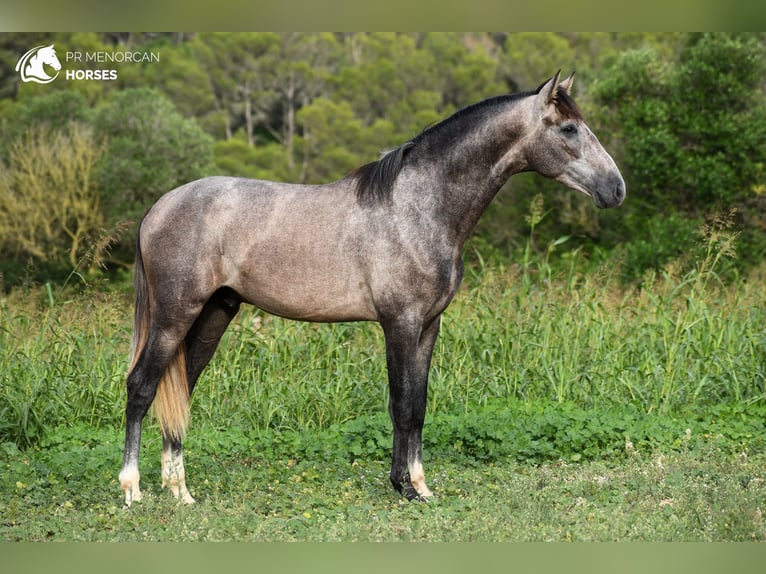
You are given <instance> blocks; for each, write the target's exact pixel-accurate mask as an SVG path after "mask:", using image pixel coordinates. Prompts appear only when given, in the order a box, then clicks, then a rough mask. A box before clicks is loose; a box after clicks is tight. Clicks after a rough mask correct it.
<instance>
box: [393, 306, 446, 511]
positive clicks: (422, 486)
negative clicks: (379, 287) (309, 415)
mask: <svg viewBox="0 0 766 574" xmlns="http://www.w3.org/2000/svg"><path fill="white" fill-rule="evenodd" d="M439 323H440V319H439V317H436V318H435V319H433V320H432V321H431V322H430V323H429V324H427V325H425V326H423V325H422V324H420V323H418V322H406V321H395V322H393V323H392V324H387V325H386V324H384V326H383V329H384V332H385V336H386V362H387V365H388V382H389V396H390V402H389V414H390V415H391V422H392V423H393V427H394V445H393V455H392V462H391V474H390V478H391V483H392V484H393V486H394V488H395V489H396V490H397V491H398V492H400V493H401V494H403V495H404V496H405V497H407V498H408V499H409V500H415V499H417V500H427V499H428V498H429V497H431V496H433V493H432V492H431V490H430V489H429V488H428V486H427V484H426V477H425V473H424V471H423V447H422V433H423V423H424V421H425V415H426V399H427V395H428V370H429V367H430V365H431V355H432V353H433V349H434V344H435V342H436V336H437V335H438V333H439Z"/></svg>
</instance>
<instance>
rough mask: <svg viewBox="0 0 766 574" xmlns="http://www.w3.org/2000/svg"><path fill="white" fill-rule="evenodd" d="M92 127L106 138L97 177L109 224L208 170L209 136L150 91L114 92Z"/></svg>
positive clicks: (129, 216)
mask: <svg viewBox="0 0 766 574" xmlns="http://www.w3.org/2000/svg"><path fill="white" fill-rule="evenodd" d="M95 126H96V133H97V134H99V136H103V137H108V138H109V139H108V142H109V144H108V148H107V153H106V155H105V156H104V158H103V161H101V162H100V163H99V165H98V169H97V177H98V182H99V185H100V187H101V197H102V199H103V203H104V210H105V215H106V218H107V220H108V221H109V222H110V223H111V224H114V223H115V222H117V221H119V220H124V219H132V220H139V219H140V218H141V217H142V216H143V214H144V212H145V211H146V209H148V208H149V206H151V205H152V204H153V203H154V202H155V201H156V200H157V199H158V198H159V197H160V196H161V195H162V194H163V193H165V192H167V191H170V190H171V189H173V188H175V187H177V186H178V185H181V184H183V183H186V182H188V181H192V180H194V179H198V178H200V177H202V176H204V175H208V174H209V173H211V172H212V170H213V151H212V144H213V142H212V138H211V137H210V136H208V135H207V134H206V133H205V132H204V131H203V130H202V129H201V128H200V127H199V126H198V125H197V123H196V122H195V121H194V120H191V119H187V118H184V117H183V116H181V114H179V113H178V112H177V111H176V108H175V106H174V105H173V103H172V102H171V101H170V100H169V99H168V98H167V97H166V96H164V95H163V94H162V93H161V92H158V91H156V90H153V89H149V88H134V89H127V90H123V91H121V92H118V93H116V94H115V97H114V99H113V100H112V101H111V102H110V103H108V104H107V105H105V106H103V107H102V108H101V109H99V110H98V112H97V115H96V119H95ZM126 243H127V244H128V245H129V246H130V248H131V249H132V245H133V242H132V241H126ZM131 257H132V256H131Z"/></svg>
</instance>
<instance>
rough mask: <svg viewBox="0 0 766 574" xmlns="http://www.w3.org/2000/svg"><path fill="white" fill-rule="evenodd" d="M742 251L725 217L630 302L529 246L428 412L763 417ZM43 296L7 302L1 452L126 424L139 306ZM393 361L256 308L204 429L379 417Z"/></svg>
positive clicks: (464, 304) (751, 298)
mask: <svg viewBox="0 0 766 574" xmlns="http://www.w3.org/2000/svg"><path fill="white" fill-rule="evenodd" d="M539 208H540V206H539V205H538V209H539ZM530 221H531V218H530ZM531 223H534V222H532V221H531ZM735 239H736V236H735V235H733V234H732V232H731V230H730V229H728V228H726V225H725V221H724V222H721V223H720V224H717V225H710V226H708V227H707V228H706V229H704V230H702V231H700V244H699V247H698V249H697V251H696V256H695V258H694V260H693V261H679V262H678V264H677V265H676V266H675V268H672V269H671V268H668V269H667V270H666V271H665V272H664V273H663V274H647V275H646V276H645V277H644V279H643V283H642V285H641V287H640V288H628V289H626V288H624V287H623V286H622V285H621V284H620V280H619V270H617V269H609V268H605V269H601V270H600V271H598V272H591V273H590V274H588V275H583V274H580V273H579V272H578V271H577V269H578V268H579V267H581V265H580V259H579V256H577V255H574V256H571V257H568V258H565V259H562V261H566V264H567V265H568V266H569V269H568V271H567V273H565V274H562V273H561V272H560V271H557V270H556V268H554V267H552V266H551V265H550V263H549V259H550V254H551V253H553V252H554V251H555V249H556V248H557V245H555V244H551V245H550V246H549V248H548V255H546V256H544V257H540V256H538V255H536V253H535V252H534V251H533V250H532V249H528V250H527V255H526V257H525V258H522V259H521V264H520V265H518V266H517V267H516V268H514V269H513V270H511V271H510V273H509V270H508V269H507V268H501V267H497V266H495V265H494V264H485V267H484V268H482V267H481V261H480V260H479V261H476V262H474V263H472V264H470V265H469V266H468V268H467V270H466V280H465V283H466V287H465V288H464V290H463V292H462V293H461V294H460V295H459V297H458V298H457V300H456V301H455V302H453V304H452V305H451V306H450V308H449V309H448V311H447V313H446V315H445V317H444V321H443V326H442V331H441V334H440V337H439V339H438V341H437V344H436V345H437V346H436V351H435V354H434V359H433V362H432V371H431V378H430V384H429V403H428V412H429V416H437V415H440V416H441V415H450V414H454V415H457V414H461V413H462V414H464V415H467V414H468V413H471V412H475V411H476V410H481V409H483V408H491V405H493V404H499V405H507V404H509V403H508V401H509V400H519V401H521V402H522V403H524V404H529V405H534V404H539V403H545V402H546V401H555V402H560V403H562V404H572V405H575V406H576V407H577V408H578V409H585V410H587V409H593V410H594V411H597V412H611V410H612V409H616V410H617V411H619V410H620V409H622V410H623V411H625V412H628V413H631V412H632V413H660V414H662V415H664V416H671V417H672V416H684V417H688V416H696V413H705V412H709V411H710V409H713V408H715V407H716V406H717V405H751V404H752V405H758V404H762V403H763V399H764V396H765V395H764V393H766V386H765V384H766V383H765V381H766V371H764V364H766V363H765V362H764V351H763V345H762V343H763V332H762V331H763V328H762V325H763V321H764V310H763V308H762V305H761V302H762V300H763V283H762V281H761V279H760V275H757V274H754V275H751V276H750V277H749V280H747V281H740V282H735V283H732V284H731V285H729V286H727V285H726V284H725V283H724V282H723V281H722V280H721V278H720V276H719V274H718V273H719V271H720V270H725V269H726V265H727V261H729V258H730V257H731V254H732V253H733V250H734V242H735ZM554 243H555V242H554ZM39 296H40V297H41V298H42V301H43V302H44V303H45V304H44V306H43V308H42V309H41V310H35V305H34V297H30V295H23V296H22V295H21V294H19V297H20V299H12V300H11V301H15V302H5V303H2V304H1V305H2V306H0V310H1V311H2V316H3V325H4V326H3V328H2V330H0V387H2V392H1V393H0V420H2V421H3V425H4V426H3V428H2V429H0V440H10V441H14V442H16V443H17V444H19V446H28V445H35V444H38V443H39V442H40V441H41V440H42V439H44V437H45V436H46V434H47V433H48V432H49V431H50V430H51V429H53V428H56V427H57V426H59V425H61V424H73V423H87V424H91V425H96V426H114V427H119V426H121V424H122V416H123V414H122V407H120V405H122V404H124V400H125V398H124V377H125V369H126V362H125V356H126V354H127V350H128V347H129V334H130V324H131V320H130V316H129V315H130V309H131V305H130V302H129V301H128V300H127V297H125V296H123V295H114V296H101V295H99V294H98V293H94V292H88V291H86V293H85V294H83V295H82V296H79V297H76V298H74V299H71V300H68V299H67V298H66V297H65V296H64V295H63V294H57V293H55V292H51V291H48V292H47V293H46V292H42V293H40V295H39ZM21 301H29V303H26V305H30V306H31V309H29V308H27V307H25V306H24V305H21V306H20V302H21ZM83 325H87V328H83ZM383 349H384V345H383V337H382V333H381V331H380V329H379V328H377V327H376V326H375V325H371V324H337V325H316V324H310V323H299V322H295V321H288V320H284V319H280V318H276V317H272V316H268V315H265V314H263V313H262V312H260V311H257V310H253V309H252V308H245V309H243V310H242V311H241V312H240V314H239V315H238V317H237V318H236V320H235V321H234V323H233V324H232V326H231V327H230V329H229V330H228V332H227V333H226V334H225V335H224V337H223V339H222V342H221V345H220V347H219V349H218V352H217V354H216V355H215V356H214V357H213V360H212V362H211V364H210V365H209V367H208V369H207V370H206V371H205V372H203V374H202V377H201V378H200V381H199V383H198V386H197V392H196V394H195V395H194V397H193V404H192V413H193V418H194V419H195V420H197V419H198V420H199V421H201V422H202V424H205V421H207V422H208V423H209V424H216V421H227V425H228V426H234V425H239V426H241V427H249V428H253V429H257V430H259V431H267V430H270V429H273V430H277V431H295V432H300V431H302V430H326V429H329V428H331V427H332V426H333V425H343V424H346V423H349V422H350V421H352V420H354V419H358V418H359V417H364V416H373V415H374V416H378V415H380V414H381V413H383V412H385V410H384V405H385V404H386V401H387V390H386V384H385V381H386V374H385V360H384V359H383V356H384V350H383ZM500 408H507V407H506V406H502V407H500ZM546 408H547V407H546ZM615 412H616V411H615ZM498 418H499V417H498ZM594 418H597V417H596V416H595V415H594ZM636 418H637V419H638V418H639V417H638V414H636ZM384 422H385V417H383V419H381V422H380V424H384ZM376 424H377V423H376ZM482 424H484V421H483V419H482V422H481V423H480V424H478V423H477V424H476V425H475V428H478V427H479V426H481V425H482ZM571 424H573V423H572V421H569V420H566V419H564V422H562V425H561V426H562V428H563V427H566V426H567V425H571ZM370 427H371V428H374V427H375V425H374V424H372V423H370ZM378 428H381V427H378ZM612 431H613V429H611V428H607V429H606V431H605V432H606V433H607V434H610V435H613V432H612ZM519 433H520V435H525V436H526V435H528V434H529V429H528V428H520V429H519ZM426 434H429V433H428V432H427V433H426ZM382 436H385V435H382ZM434 436H437V437H438V434H437V435H434ZM548 438H550V437H547V438H546V442H548V443H550V441H548ZM458 439H460V440H462V441H463V442H465V438H464V437H460V436H457V437H452V438H450V439H449V441H448V442H449V443H450V444H452V443H453V442H455V441H456V440H458ZM381 440H382V439H381ZM519 440H520V439H519ZM567 440H572V444H573V445H574V446H573V447H572V448H575V447H577V448H579V450H580V451H581V452H584V449H587V447H588V444H587V442H586V443H579V442H577V441H575V440H573V439H567ZM383 442H385V441H383ZM490 443H491V440H490V441H489V442H488V443H487V444H490ZM380 444H382V443H378V444H377V446H376V447H375V448H378V447H380ZM541 444H542V443H541ZM578 445H579V446H578ZM355 448H356V447H355ZM488 448H491V445H490V447H488ZM536 448H537V447H536ZM593 448H594V449H601V450H603V449H604V448H605V447H604V445H603V444H602V443H600V442H598V440H596V443H594V446H593ZM476 450H477V451H478V450H481V449H480V448H478V447H477V448H476ZM594 452H595V451H594ZM533 454H534V453H533ZM538 454H539V453H538ZM530 456H531V455H530ZM535 456H536V455H535Z"/></svg>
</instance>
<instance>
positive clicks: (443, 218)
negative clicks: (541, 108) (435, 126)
mask: <svg viewBox="0 0 766 574" xmlns="http://www.w3.org/2000/svg"><path fill="white" fill-rule="evenodd" d="M473 115H474V114H471V115H466V116H465V117H462V118H461V121H460V124H459V125H456V126H454V127H455V128H456V133H460V134H461V136H460V137H459V141H458V142H457V143H456V144H455V146H454V147H453V148H451V149H449V150H448V151H446V152H444V150H442V153H433V154H431V156H432V158H433V159H432V161H433V162H434V163H435V165H432V166H430V167H429V168H427V169H426V170H425V175H426V177H431V178H434V179H435V180H436V181H435V182H432V183H431V184H430V185H429V186H428V187H430V188H431V189H432V190H433V197H432V200H431V202H427V203H429V205H430V208H431V210H432V211H433V216H434V217H435V218H436V219H438V220H440V222H441V224H442V226H443V229H444V231H445V232H446V233H449V234H451V235H452V237H453V241H454V242H455V244H456V245H457V246H459V247H462V245H463V243H465V241H466V240H467V239H468V237H469V236H470V235H471V232H472V231H473V229H474V227H475V226H476V224H477V223H478V221H479V218H480V217H481V215H482V214H483V213H484V211H485V209H486V208H487V206H488V205H489V204H490V202H491V201H492V199H494V197H495V196H496V195H497V193H498V192H499V191H500V189H501V188H502V187H503V185H504V184H505V183H506V181H508V178H509V177H510V176H512V175H513V174H515V173H519V172H521V171H524V170H525V169H526V167H527V165H526V161H525V153H524V145H525V135H526V133H527V132H528V130H527V129H526V127H525V126H526V122H527V118H528V117H530V115H529V108H528V102H525V101H524V99H522V100H518V101H510V102H507V103H505V104H504V105H503V106H502V109H498V110H483V111H482V112H481V113H477V114H475V115H477V116H479V117H472V116H473ZM461 128H462V129H461ZM421 201H422V199H421Z"/></svg>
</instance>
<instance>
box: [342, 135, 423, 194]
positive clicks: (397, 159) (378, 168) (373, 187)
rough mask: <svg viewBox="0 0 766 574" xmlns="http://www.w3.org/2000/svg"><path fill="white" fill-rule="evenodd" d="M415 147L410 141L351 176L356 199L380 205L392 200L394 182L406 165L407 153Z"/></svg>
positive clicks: (353, 172) (359, 168)
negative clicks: (354, 186) (379, 203)
mask: <svg viewBox="0 0 766 574" xmlns="http://www.w3.org/2000/svg"><path fill="white" fill-rule="evenodd" d="M413 147H415V142H414V141H413V140H410V141H408V142H405V143H403V144H402V145H400V146H399V147H397V148H394V149H392V150H390V151H388V152H386V153H385V154H383V157H381V158H380V159H379V160H377V161H371V162H370V163H368V164H365V165H363V166H361V167H358V168H356V169H355V170H354V171H352V172H351V173H350V174H349V177H351V178H352V179H354V180H355V181H354V183H355V185H356V197H357V199H358V200H359V201H360V202H362V203H378V202H381V201H386V200H388V199H390V197H391V192H392V191H393V188H394V182H395V181H396V177H397V176H398V175H399V172H400V171H401V170H402V166H403V165H404V157H405V156H406V155H407V152H408V151H409V150H411V149H412V148H413Z"/></svg>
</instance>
